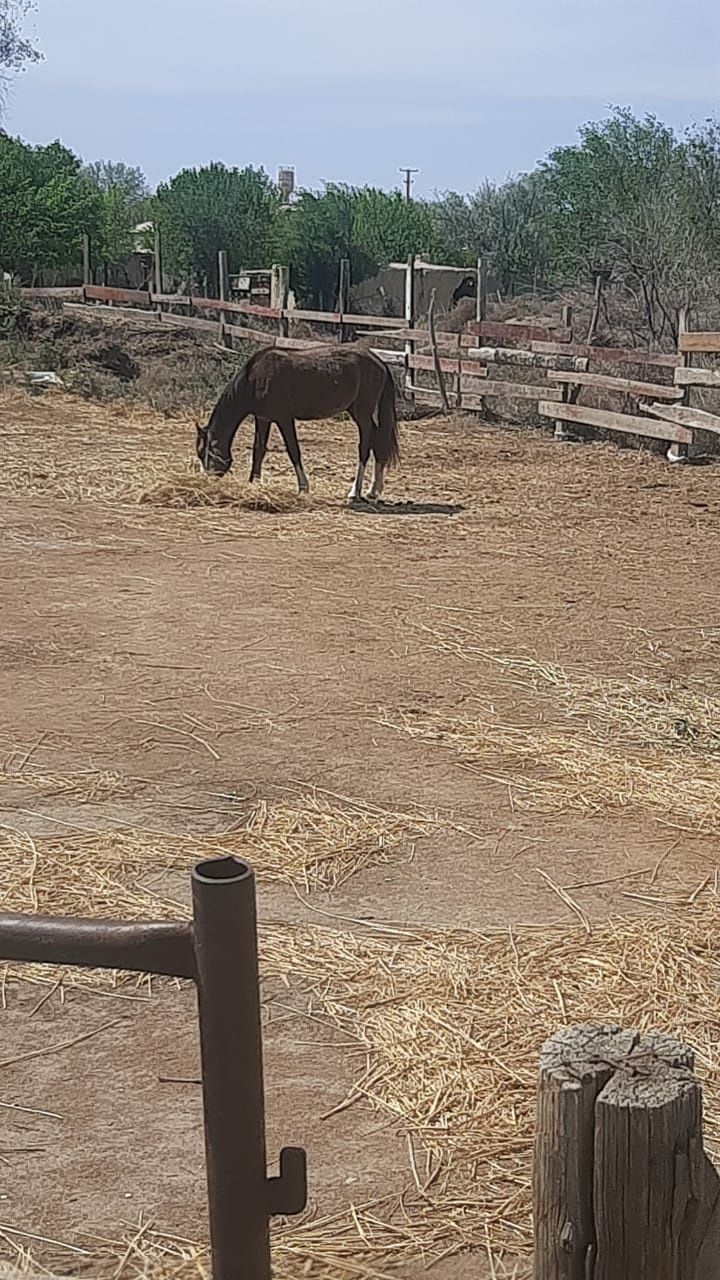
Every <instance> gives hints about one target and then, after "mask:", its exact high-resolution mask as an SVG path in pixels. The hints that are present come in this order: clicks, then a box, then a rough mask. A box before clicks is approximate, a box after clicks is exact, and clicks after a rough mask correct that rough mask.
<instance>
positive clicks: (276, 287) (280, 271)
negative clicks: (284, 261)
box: [270, 263, 290, 338]
mask: <svg viewBox="0 0 720 1280" xmlns="http://www.w3.org/2000/svg"><path fill="white" fill-rule="evenodd" d="M289 294H290V268H289V267H284V266H280V264H279V263H273V266H272V267H271V269H270V306H271V307H276V308H277V310H278V311H282V312H285V311H287V304H288V296H289ZM278 331H279V334H280V337H281V338H287V336H288V334H289V332H290V322H289V320H288V318H287V316H286V315H281V316H280V319H279V320H278Z"/></svg>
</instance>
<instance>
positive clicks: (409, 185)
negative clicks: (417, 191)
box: [398, 168, 420, 204]
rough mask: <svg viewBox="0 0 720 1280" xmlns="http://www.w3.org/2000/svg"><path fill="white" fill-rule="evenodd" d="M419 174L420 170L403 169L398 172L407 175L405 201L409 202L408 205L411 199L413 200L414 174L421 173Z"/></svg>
mask: <svg viewBox="0 0 720 1280" xmlns="http://www.w3.org/2000/svg"><path fill="white" fill-rule="evenodd" d="M419 172H420V170H419V169H406V168H402V169H399V170H398V173H404V174H405V200H406V201H407V203H408V204H409V203H410V199H411V192H412V183H413V174H415V173H419Z"/></svg>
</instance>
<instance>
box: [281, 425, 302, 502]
mask: <svg viewBox="0 0 720 1280" xmlns="http://www.w3.org/2000/svg"><path fill="white" fill-rule="evenodd" d="M278 426H279V428H280V432H281V434H282V438H283V440H284V441H285V448H286V449H287V451H288V456H289V458H290V461H291V462H292V464H293V466H294V468H295V475H296V476H297V482H298V490H299V492H300V493H307V492H308V490H309V488H310V485H309V484H308V478H307V476H306V475H305V472H304V471H303V464H302V458H301V457H300V444H299V442H298V438H297V431H296V430H295V419H294V418H284V419H283V421H282V422H278Z"/></svg>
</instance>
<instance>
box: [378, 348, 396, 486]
mask: <svg viewBox="0 0 720 1280" xmlns="http://www.w3.org/2000/svg"><path fill="white" fill-rule="evenodd" d="M384 368H385V382H384V383H383V389H382V391H381V392H380V399H379V401H378V411H377V417H378V420H377V426H376V428H375V430H374V432H373V439H372V451H373V453H374V454H375V457H376V458H377V460H378V462H379V463H380V465H381V466H382V467H392V466H394V464H395V463H396V462H397V461H398V460H399V458H400V440H399V438H398V425H397V412H396V409H395V383H394V381H393V376H392V374H391V372H390V370H389V369H388V367H387V365H385V366H384Z"/></svg>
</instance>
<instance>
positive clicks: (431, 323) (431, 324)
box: [427, 289, 450, 413]
mask: <svg viewBox="0 0 720 1280" xmlns="http://www.w3.org/2000/svg"><path fill="white" fill-rule="evenodd" d="M427 322H428V338H429V339H430V350H431V352H432V360H433V365H434V368H435V381H436V382H437V388H438V391H439V392H440V404H441V405H442V411H443V413H449V412H450V401H449V400H448V396H447V389H446V387H445V374H444V373H443V367H442V361H441V358H440V354H439V352H438V345H437V335H436V333H435V290H434V289H433V290H432V293H431V294H430V306H429V307H428V313H427Z"/></svg>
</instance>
